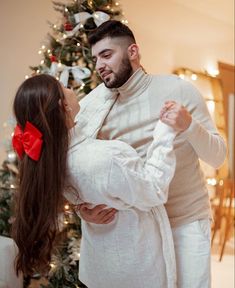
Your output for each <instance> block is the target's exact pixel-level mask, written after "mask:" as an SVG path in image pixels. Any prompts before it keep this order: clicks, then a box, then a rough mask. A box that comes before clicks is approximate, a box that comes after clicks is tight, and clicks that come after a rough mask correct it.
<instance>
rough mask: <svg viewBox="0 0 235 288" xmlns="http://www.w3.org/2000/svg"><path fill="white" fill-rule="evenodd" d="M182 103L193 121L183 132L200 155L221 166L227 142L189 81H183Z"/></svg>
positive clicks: (216, 165) (203, 158) (214, 164)
mask: <svg viewBox="0 0 235 288" xmlns="http://www.w3.org/2000/svg"><path fill="white" fill-rule="evenodd" d="M180 92H181V95H182V97H183V99H182V104H183V105H184V106H185V107H186V108H187V109H188V111H189V112H190V113H191V115H192V123H191V125H190V126H189V128H188V129H187V130H186V131H184V132H183V133H182V135H183V134H184V136H186V139H187V140H188V141H189V143H190V144H191V145H192V147H193V148H194V150H195V151H196V153H197V155H198V157H199V158H200V159H201V160H203V161H204V162H206V163H208V164H209V165H211V166H212V167H214V168H218V167H220V166H221V165H222V164H223V162H224V160H225V157H226V144H225V141H224V139H223V138H222V136H221V135H220V134H219V133H218V131H217V129H216V127H215V124H214V123H213V121H212V119H211V116H210V114H209V111H208V109H207V106H206V103H205V100H204V99H203V97H202V96H201V95H200V93H199V92H198V90H197V89H196V88H195V87H194V86H193V85H192V84H190V83H189V82H186V81H182V82H181V91H180Z"/></svg>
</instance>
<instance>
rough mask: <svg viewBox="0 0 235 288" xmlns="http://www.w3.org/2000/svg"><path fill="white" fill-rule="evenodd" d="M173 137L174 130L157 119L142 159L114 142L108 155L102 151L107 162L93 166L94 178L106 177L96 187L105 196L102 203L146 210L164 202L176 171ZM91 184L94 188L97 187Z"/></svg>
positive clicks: (122, 207)
mask: <svg viewBox="0 0 235 288" xmlns="http://www.w3.org/2000/svg"><path fill="white" fill-rule="evenodd" d="M175 136H176V131H174V130H173V129H172V128H171V127H169V126H167V125H165V124H163V123H162V122H160V121H159V122H158V124H157V125H156V128H155V130H154V133H153V142H152V144H151V145H150V147H149V149H148V151H147V159H146V161H145V162H144V161H143V160H142V159H141V158H140V157H139V155H138V154H137V152H136V151H135V150H134V149H133V148H132V147H130V146H129V145H127V144H126V143H124V142H120V141H114V142H113V143H112V145H111V146H110V151H109V153H108V155H111V157H107V151H104V154H105V155H106V158H107V160H106V165H104V163H102V162H99V164H98V166H97V165H95V166H96V167H93V169H94V171H93V172H94V173H95V174H96V177H97V179H101V178H102V177H103V180H104V179H105V180H104V181H105V185H103V186H101V189H98V190H99V191H98V192H99V193H100V194H102V195H103V196H105V197H104V199H105V200H106V203H105V202H103V203H105V204H107V205H108V206H111V207H114V208H116V209H119V210H120V209H128V208H131V207H135V208H138V209H140V210H145V211H146V210H150V209H151V208H152V207H154V206H156V205H161V204H163V203H165V202H166V201H167V198H168V188H169V184H170V182H171V180H172V178H173V176H174V172H175V165H176V160H175V153H174V150H173V145H174V144H173V142H174V139H175ZM105 155H103V156H104V157H105ZM97 173H98V174H97ZM94 185H95V186H94V189H97V188H98V187H99V185H97V183H94ZM102 200H103V199H102Z"/></svg>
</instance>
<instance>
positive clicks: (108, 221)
mask: <svg viewBox="0 0 235 288" xmlns="http://www.w3.org/2000/svg"><path fill="white" fill-rule="evenodd" d="M115 215H116V213H115V214H114V215H113V216H112V217H110V218H109V219H108V220H106V221H105V222H104V223H103V224H109V223H111V222H112V221H113V220H114V219H115Z"/></svg>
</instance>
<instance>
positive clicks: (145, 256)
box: [65, 117, 176, 288]
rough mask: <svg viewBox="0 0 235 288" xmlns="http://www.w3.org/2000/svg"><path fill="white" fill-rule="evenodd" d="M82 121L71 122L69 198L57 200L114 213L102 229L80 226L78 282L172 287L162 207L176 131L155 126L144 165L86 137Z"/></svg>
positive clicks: (130, 152)
mask: <svg viewBox="0 0 235 288" xmlns="http://www.w3.org/2000/svg"><path fill="white" fill-rule="evenodd" d="M79 119H80V120H81V121H80V122H79ZM82 123H83V122H82V118H79V117H78V125H77V126H76V127H75V129H74V130H73V131H72V135H71V145H70V150H69V153H68V166H69V167H68V168H69V173H70V174H69V181H70V183H71V184H72V185H73V186H74V187H76V188H77V192H71V191H67V192H66V193H65V196H66V198H67V199H68V200H69V201H70V202H71V203H73V204H78V203H81V202H89V203H92V204H94V205H97V204H106V205H107V207H114V208H116V209H118V212H117V214H116V216H115V220H114V221H112V223H110V224H104V225H101V224H100V225H96V224H92V223H87V222H85V221H82V243H81V251H80V263H79V278H80V280H81V281H82V282H83V283H84V284H86V285H87V286H88V287H89V288H129V287H130V288H131V287H133V288H143V287H146V288H173V287H176V267H175V256H174V245H173V240H172V234H171V228H170V224H169V221H168V217H167V214H166V211H165V208H164V206H163V204H164V203H165V202H166V201H167V197H168V187H169V183H170V181H171V180H172V178H173V176H174V172H175V162H176V161H175V153H174V150H173V141H174V138H175V136H176V132H175V131H173V129H172V128H170V127H168V126H166V125H165V124H163V123H161V122H159V123H158V124H157V126H156V128H155V130H154V140H153V143H152V144H151V145H150V147H149V149H148V152H147V160H146V161H145V162H144V161H143V160H142V159H141V158H140V157H139V155H138V154H137V152H136V151H135V150H134V149H133V148H132V147H131V146H129V145H127V144H126V143H124V142H121V141H118V140H115V141H105V140H97V139H94V138H93V137H87V135H84V134H83V131H82V128H81V127H82V126H83V124H82Z"/></svg>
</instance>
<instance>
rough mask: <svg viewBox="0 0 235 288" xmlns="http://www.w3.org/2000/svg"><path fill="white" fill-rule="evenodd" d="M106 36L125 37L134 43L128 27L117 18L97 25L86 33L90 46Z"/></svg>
mask: <svg viewBox="0 0 235 288" xmlns="http://www.w3.org/2000/svg"><path fill="white" fill-rule="evenodd" d="M106 37H109V38H116V37H126V38H129V41H130V43H136V42H135V37H134V34H133V32H132V31H131V30H130V28H129V27H127V26H126V25H125V24H123V23H121V22H120V21H117V20H109V21H106V22H104V23H103V24H101V25H100V26H99V27H97V28H96V29H95V30H94V31H92V32H91V33H90V34H89V35H88V42H89V44H90V45H91V46H93V45H95V44H96V43H97V42H99V41H100V40H102V39H104V38H106Z"/></svg>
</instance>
